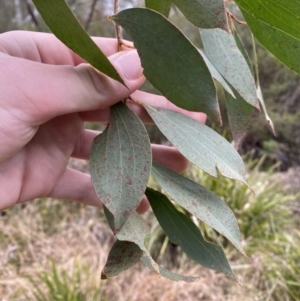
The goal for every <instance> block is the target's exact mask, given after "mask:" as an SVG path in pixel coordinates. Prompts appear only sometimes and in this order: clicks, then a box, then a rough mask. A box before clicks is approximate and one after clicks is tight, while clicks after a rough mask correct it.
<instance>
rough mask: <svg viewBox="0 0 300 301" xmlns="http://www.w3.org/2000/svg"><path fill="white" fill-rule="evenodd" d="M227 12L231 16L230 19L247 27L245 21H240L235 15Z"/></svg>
mask: <svg viewBox="0 0 300 301" xmlns="http://www.w3.org/2000/svg"><path fill="white" fill-rule="evenodd" d="M226 12H227V14H228V16H229V18H231V19H233V20H234V21H235V22H237V23H239V24H243V25H247V23H246V22H245V21H242V20H239V19H238V18H237V17H236V16H235V15H233V14H232V13H231V12H230V11H229V10H228V9H226Z"/></svg>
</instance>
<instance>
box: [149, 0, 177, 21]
mask: <svg viewBox="0 0 300 301" xmlns="http://www.w3.org/2000/svg"><path fill="white" fill-rule="evenodd" d="M172 2H173V0H164V1H161V0H146V1H145V5H146V7H147V8H150V9H153V10H155V11H157V12H159V13H161V14H163V15H164V16H166V17H168V16H169V13H170V10H171V6H172Z"/></svg>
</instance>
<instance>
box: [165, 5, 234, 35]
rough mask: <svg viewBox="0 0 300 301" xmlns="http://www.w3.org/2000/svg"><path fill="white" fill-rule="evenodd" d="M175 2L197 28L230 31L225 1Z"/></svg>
mask: <svg viewBox="0 0 300 301" xmlns="http://www.w3.org/2000/svg"><path fill="white" fill-rule="evenodd" d="M161 2H164V1H161ZM173 2H174V3H175V5H176V6H177V7H178V8H179V9H180V10H181V11H182V13H183V14H184V15H185V16H186V18H187V19H188V20H189V21H190V22H191V23H193V24H194V25H196V26H197V27H200V28H222V29H224V30H226V31H229V28H228V21H227V16H226V11H225V5H224V1H223V0H173Z"/></svg>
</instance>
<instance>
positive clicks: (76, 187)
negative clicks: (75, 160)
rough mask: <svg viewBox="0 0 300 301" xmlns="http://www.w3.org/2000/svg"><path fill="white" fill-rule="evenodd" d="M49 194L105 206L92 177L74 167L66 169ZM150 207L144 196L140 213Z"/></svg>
mask: <svg viewBox="0 0 300 301" xmlns="http://www.w3.org/2000/svg"><path fill="white" fill-rule="evenodd" d="M48 196H49V197H52V198H57V199H65V200H70V201H75V202H79V203H82V204H85V205H89V206H94V207H98V208H102V207H103V204H102V203H101V201H100V200H99V199H98V197H97V196H96V193H95V190H94V187H93V185H92V181H91V177H90V176H89V175H87V174H84V173H82V172H79V171H77V170H74V169H69V168H68V169H66V171H65V173H64V174H63V176H62V177H61V179H60V180H59V182H58V183H57V184H56V186H55V188H54V189H53V190H52V192H51V193H50V194H49V195H48ZM149 207H150V205H149V202H148V200H147V198H146V197H145V196H144V197H143V198H142V200H141V202H140V204H139V206H138V208H137V210H136V211H137V213H139V214H143V213H145V212H146V211H147V210H148V209H149Z"/></svg>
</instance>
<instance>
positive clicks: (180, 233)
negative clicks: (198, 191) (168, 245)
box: [146, 188, 235, 279]
mask: <svg viewBox="0 0 300 301" xmlns="http://www.w3.org/2000/svg"><path fill="white" fill-rule="evenodd" d="M146 195H147V198H148V200H149V202H150V205H151V208H152V210H153V212H154V214H155V216H156V218H157V220H158V222H159V224H160V225H161V227H162V228H163V230H164V231H165V232H166V234H167V236H168V237H169V239H170V241H172V242H173V243H175V244H179V245H180V246H181V248H182V250H183V251H184V252H185V253H186V254H187V256H188V257H189V258H191V259H193V260H195V261H196V262H198V263H199V264H201V265H202V266H204V267H207V268H209V269H212V270H216V271H218V272H221V273H223V274H225V275H226V276H228V277H230V278H233V279H235V276H234V274H233V272H232V270H231V268H230V265H229V263H228V261H227V258H226V255H225V253H224V251H223V249H222V248H221V247H220V246H218V245H216V244H213V243H210V242H207V241H205V240H204V238H203V236H202V234H201V232H200V230H199V228H198V227H197V226H196V225H195V224H194V222H193V221H192V220H191V219H189V218H188V217H187V216H186V215H184V214H183V213H181V212H179V211H177V210H176V208H175V206H174V205H173V204H172V203H171V202H170V201H169V200H168V198H167V197H166V196H165V195H163V194H162V193H160V192H158V191H155V190H153V189H149V188H148V189H147V190H146Z"/></svg>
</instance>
